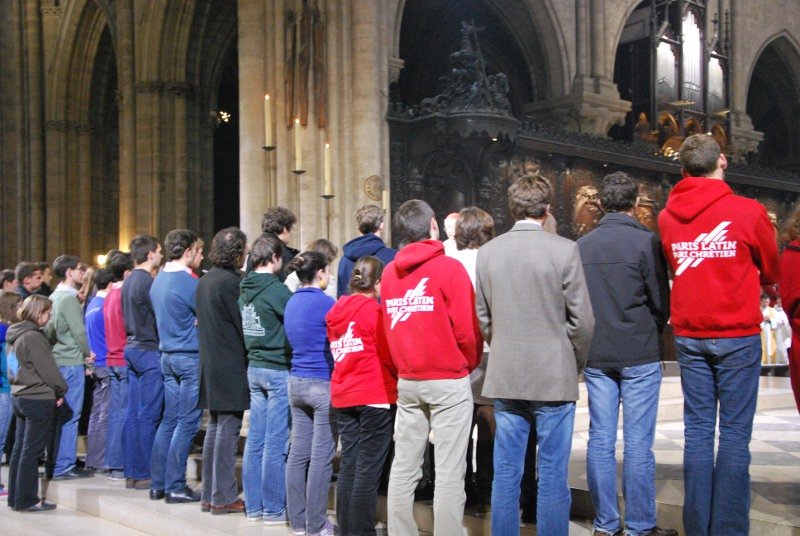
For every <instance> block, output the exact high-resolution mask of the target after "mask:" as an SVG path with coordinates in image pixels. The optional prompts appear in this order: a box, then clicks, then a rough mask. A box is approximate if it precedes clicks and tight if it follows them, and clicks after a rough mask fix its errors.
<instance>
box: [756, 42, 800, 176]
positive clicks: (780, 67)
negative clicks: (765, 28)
mask: <svg viewBox="0 0 800 536" xmlns="http://www.w3.org/2000/svg"><path fill="white" fill-rule="evenodd" d="M755 58H756V59H755V61H754V62H753V65H752V67H751V69H750V71H749V77H748V84H747V101H746V102H747V108H746V111H747V115H748V116H750V118H751V120H752V122H753V127H754V128H755V130H757V131H759V132H762V133H763V134H764V140H763V141H762V142H761V144H760V145H759V149H758V153H757V155H756V163H757V164H759V165H762V166H767V167H776V168H783V169H791V170H795V171H800V156H798V155H800V137H798V135H797V133H798V132H800V46H799V45H798V42H797V41H796V40H795V39H794V38H793V37H792V36H791V35H790V34H788V33H786V32H780V33H778V34H776V35H773V36H771V37H770V38H769V39H768V40H766V42H765V43H764V45H763V46H762V47H761V48H760V49H759V51H758V54H757V55H756V56H755Z"/></svg>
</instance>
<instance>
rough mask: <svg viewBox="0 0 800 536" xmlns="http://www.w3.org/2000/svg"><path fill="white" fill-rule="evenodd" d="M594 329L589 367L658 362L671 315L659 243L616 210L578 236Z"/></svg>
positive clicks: (664, 264) (662, 256)
mask: <svg viewBox="0 0 800 536" xmlns="http://www.w3.org/2000/svg"><path fill="white" fill-rule="evenodd" d="M578 248H579V250H580V253H581V261H582V262H583V272H584V274H585V275H586V283H587V285H588V286H589V296H590V297H591V299H592V309H593V310H594V319H595V328H594V337H593V338H592V345H591V347H590V348H589V358H588V361H587V363H586V366H587V367H593V368H599V369H608V368H622V367H635V366H639V365H646V364H648V363H654V362H656V361H658V359H659V357H660V353H661V352H660V350H661V333H662V331H663V330H664V326H665V325H666V322H667V319H668V318H669V282H668V280H667V269H666V260H665V259H664V253H663V250H662V249H661V244H660V243H659V241H658V238H656V235H655V234H653V233H652V232H651V231H650V230H649V229H647V227H645V226H644V225H642V224H641V223H639V222H638V221H636V220H635V219H634V218H633V217H631V216H628V215H627V214H623V213H620V212H611V213H608V214H606V215H605V216H604V217H603V219H602V220H600V223H599V224H598V225H597V227H596V228H595V229H594V230H593V231H592V232H590V233H589V234H587V235H586V236H584V237H582V238H580V239H579V240H578Z"/></svg>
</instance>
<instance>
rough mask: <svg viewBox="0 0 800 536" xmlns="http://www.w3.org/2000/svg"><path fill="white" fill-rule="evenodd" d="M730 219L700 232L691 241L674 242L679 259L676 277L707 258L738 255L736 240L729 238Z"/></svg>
mask: <svg viewBox="0 0 800 536" xmlns="http://www.w3.org/2000/svg"><path fill="white" fill-rule="evenodd" d="M730 224H731V222H729V221H723V222H720V224H719V225H717V226H716V227H714V228H713V229H712V230H711V231H709V232H707V233H700V234H699V235H697V238H695V239H694V240H693V241H691V242H673V243H672V256H673V258H674V259H675V260H676V261H677V263H678V267H677V268H676V269H675V277H677V276H679V275H681V274H682V273H684V272H685V271H686V270H688V269H690V268H696V267H697V266H699V265H700V263H702V262H703V261H705V260H706V259H730V258H734V257H736V240H728V226H729V225H730Z"/></svg>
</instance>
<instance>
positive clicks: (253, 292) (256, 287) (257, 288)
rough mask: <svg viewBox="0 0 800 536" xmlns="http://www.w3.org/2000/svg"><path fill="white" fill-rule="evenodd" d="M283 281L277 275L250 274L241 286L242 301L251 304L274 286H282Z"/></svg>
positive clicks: (245, 277)
mask: <svg viewBox="0 0 800 536" xmlns="http://www.w3.org/2000/svg"><path fill="white" fill-rule="evenodd" d="M282 284H283V283H281V280H280V279H278V276H276V275H275V274H269V273H261V274H260V273H257V272H248V273H247V274H246V275H245V276H244V279H242V283H241V285H240V288H241V291H242V299H244V301H245V303H251V302H252V301H253V300H254V299H255V298H256V296H258V295H259V294H261V293H262V292H264V291H265V290H267V289H268V288H270V287H271V286H272V285H282Z"/></svg>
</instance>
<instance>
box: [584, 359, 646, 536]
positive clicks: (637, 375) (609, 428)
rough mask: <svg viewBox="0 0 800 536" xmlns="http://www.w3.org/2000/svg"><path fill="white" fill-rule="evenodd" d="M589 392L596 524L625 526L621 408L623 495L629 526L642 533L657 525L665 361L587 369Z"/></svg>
mask: <svg viewBox="0 0 800 536" xmlns="http://www.w3.org/2000/svg"><path fill="white" fill-rule="evenodd" d="M583 374H584V377H585V378H586V389H587V390H588V392H589V417H590V419H591V420H590V423H589V446H588V451H587V453H586V467H587V473H588V479H589V492H590V493H591V496H592V502H593V503H594V508H595V511H596V512H597V515H596V516H595V518H594V528H595V530H597V531H603V532H607V533H609V534H614V533H615V532H617V531H618V530H620V528H622V527H621V523H620V515H619V504H618V502H617V459H616V447H615V444H616V442H617V424H618V421H619V406H620V402H621V403H622V411H623V414H624V416H625V419H624V421H623V437H624V442H625V453H624V458H623V459H624V461H623V468H622V493H623V496H624V497H625V529H626V534H627V535H628V536H641V535H643V534H646V533H647V532H649V531H650V530H651V529H652V528H653V527H655V526H656V483H655V473H656V459H655V456H654V455H653V439H654V436H655V430H656V415H657V413H658V393H659V390H660V388H661V363H659V362H655V363H648V364H646V365H640V366H636V367H623V368H619V369H613V370H607V369H604V370H600V369H596V368H590V367H586V369H585V370H584V373H583Z"/></svg>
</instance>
